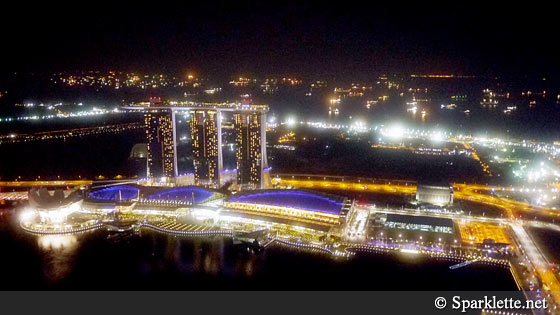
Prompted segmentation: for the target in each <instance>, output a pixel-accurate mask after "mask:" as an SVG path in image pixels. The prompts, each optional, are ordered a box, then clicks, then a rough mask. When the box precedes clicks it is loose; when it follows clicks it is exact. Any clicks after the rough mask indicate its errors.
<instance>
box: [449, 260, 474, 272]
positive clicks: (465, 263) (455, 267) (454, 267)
mask: <svg viewBox="0 0 560 315" xmlns="http://www.w3.org/2000/svg"><path fill="white" fill-rule="evenodd" d="M477 260H478V259H474V260H467V261H464V262H462V263H459V264H456V265H453V266H449V269H452V270H454V269H458V268H461V267H465V266H468V265H470V264H472V263H474V262H476V261H477Z"/></svg>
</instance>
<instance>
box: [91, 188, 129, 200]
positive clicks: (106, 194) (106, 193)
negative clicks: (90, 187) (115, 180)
mask: <svg viewBox="0 0 560 315" xmlns="http://www.w3.org/2000/svg"><path fill="white" fill-rule="evenodd" d="M119 192H120V200H130V199H132V198H134V197H136V196H137V195H138V188H136V187H134V186H129V185H117V186H111V187H107V188H102V189H99V190H94V191H92V192H90V193H89V196H90V197H91V198H94V199H99V200H112V201H117V200H119Z"/></svg>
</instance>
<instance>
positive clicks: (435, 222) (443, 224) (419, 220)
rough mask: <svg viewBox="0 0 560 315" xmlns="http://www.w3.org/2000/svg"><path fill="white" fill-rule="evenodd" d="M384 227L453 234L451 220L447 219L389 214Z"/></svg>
mask: <svg viewBox="0 0 560 315" xmlns="http://www.w3.org/2000/svg"><path fill="white" fill-rule="evenodd" d="M382 221H383V220H382ZM384 225H385V227H387V228H391V229H403V230H413V231H424V232H434V233H446V234H453V220H451V219H448V218H435V217H423V216H416V215H401V214H393V213H389V214H387V217H386V220H385V222H384Z"/></svg>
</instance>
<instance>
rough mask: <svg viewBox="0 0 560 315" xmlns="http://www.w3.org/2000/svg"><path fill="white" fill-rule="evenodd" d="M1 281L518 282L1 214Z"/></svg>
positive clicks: (486, 286)
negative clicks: (22, 224) (66, 226)
mask: <svg viewBox="0 0 560 315" xmlns="http://www.w3.org/2000/svg"><path fill="white" fill-rule="evenodd" d="M0 219H1V222H0V243H1V244H2V250H3V252H4V255H3V258H2V259H1V260H0V270H2V273H3V275H2V281H1V282H0V289H4V290H14V289H22V290H32V289H78V290H80V289H83V290H86V289H116V290H120V289H130V290H144V289H171V290H176V289H177V290H179V289H183V290H218V289H226V290H244V289H262V290H275V289H286V290H296V289H300V290H308V289H309V290H311V289H314V290H335V289H342V290H516V287H515V284H514V281H513V279H512V278H511V276H510V273H509V271H508V270H507V269H504V268H498V267H489V266H484V265H477V264H473V265H470V266H468V267H465V268H461V269H458V270H450V269H449V268H448V266H449V265H450V264H452V263H451V262H447V261H439V260H435V259H431V258H424V257H420V256H415V257H405V256H392V255H380V254H375V255H374V254H359V255H357V256H355V257H353V258H351V259H349V260H348V259H333V258H331V257H330V256H329V255H326V254H322V253H316V252H307V251H300V250H297V249H293V248H290V247H286V246H283V245H278V244H274V245H271V246H269V247H268V248H267V249H266V250H265V251H264V252H263V253H261V254H258V255H254V254H249V253H246V252H245V251H244V250H243V248H240V247H237V246H234V245H232V243H231V241H230V240H229V239H227V238H203V239H202V238H201V239H196V238H185V237H174V236H169V235H164V234H159V233H155V232H145V231H143V232H141V233H140V234H138V235H129V236H117V237H114V238H110V239H107V235H108V234H107V233H106V232H104V231H97V232H91V233H87V234H82V235H69V236H49V237H44V236H43V237H41V236H34V235H30V234H26V233H24V232H21V231H19V230H18V229H17V228H16V227H14V216H13V215H11V214H6V213H5V212H4V213H3V215H2V216H1V217H0Z"/></svg>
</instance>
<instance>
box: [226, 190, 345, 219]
mask: <svg viewBox="0 0 560 315" xmlns="http://www.w3.org/2000/svg"><path fill="white" fill-rule="evenodd" d="M344 200H345V198H344V197H339V196H333V195H327V194H321V193H314V192H309V191H304V190H292V189H286V190H258V191H252V192H246V193H241V194H237V195H234V196H232V197H230V198H229V200H228V201H230V202H243V203H252V204H265V205H271V206H279V207H289V208H297V209H304V210H310V211H317V212H324V213H331V214H337V215H338V214H340V211H341V210H342V204H343V203H344Z"/></svg>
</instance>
